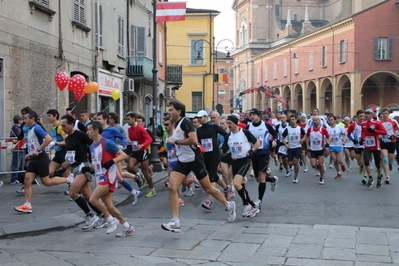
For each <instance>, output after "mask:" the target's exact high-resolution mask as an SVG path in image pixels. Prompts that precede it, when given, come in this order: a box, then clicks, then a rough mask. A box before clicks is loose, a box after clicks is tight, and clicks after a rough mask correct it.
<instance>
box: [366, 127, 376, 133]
mask: <svg viewBox="0 0 399 266" xmlns="http://www.w3.org/2000/svg"><path fill="white" fill-rule="evenodd" d="M367 131H368V132H371V133H375V129H374V128H371V127H369V128H367Z"/></svg>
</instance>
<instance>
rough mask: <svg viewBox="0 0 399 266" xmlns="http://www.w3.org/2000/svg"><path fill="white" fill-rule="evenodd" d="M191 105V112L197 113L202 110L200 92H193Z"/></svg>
mask: <svg viewBox="0 0 399 266" xmlns="http://www.w3.org/2000/svg"><path fill="white" fill-rule="evenodd" d="M191 101H192V102H191V104H192V111H194V112H198V111H199V110H201V109H202V92H200V91H193V92H192V93H191Z"/></svg>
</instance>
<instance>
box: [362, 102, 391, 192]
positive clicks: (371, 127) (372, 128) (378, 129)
mask: <svg viewBox="0 0 399 266" xmlns="http://www.w3.org/2000/svg"><path fill="white" fill-rule="evenodd" d="M364 113H365V114H366V120H365V121H364V122H363V123H362V124H361V127H362V135H361V138H360V144H364V150H363V159H364V165H365V166H366V167H365V170H366V174H367V176H368V180H367V184H366V185H367V187H368V188H370V187H372V186H373V184H374V180H373V176H372V175H371V169H370V157H371V154H373V157H374V162H375V167H376V168H377V188H380V187H381V186H382V180H381V176H382V175H381V144H380V135H387V134H388V132H387V131H386V130H385V128H384V126H383V125H382V124H381V122H380V121H378V120H375V119H373V117H374V112H373V110H372V109H367V110H366V111H364Z"/></svg>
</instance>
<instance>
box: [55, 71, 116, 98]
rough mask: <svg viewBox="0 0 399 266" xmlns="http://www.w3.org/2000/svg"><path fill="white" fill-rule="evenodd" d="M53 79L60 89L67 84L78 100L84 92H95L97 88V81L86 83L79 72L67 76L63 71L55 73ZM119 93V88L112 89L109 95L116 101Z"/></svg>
mask: <svg viewBox="0 0 399 266" xmlns="http://www.w3.org/2000/svg"><path fill="white" fill-rule="evenodd" d="M54 81H55V84H56V85H57V87H58V88H59V89H60V90H61V91H62V90H63V89H65V87H66V86H68V90H69V91H73V94H74V95H75V99H76V100H80V99H81V98H82V97H83V96H85V95H86V94H91V93H96V92H97V91H98V88H99V86H98V83H97V82H95V81H91V82H89V83H87V82H86V79H85V77H84V76H83V75H81V74H75V75H73V76H72V77H71V78H69V76H68V74H67V73H65V72H63V71H61V72H58V73H57V74H56V75H55V77H54ZM120 95H121V93H120V91H119V90H117V89H114V90H112V93H111V97H112V99H113V100H114V101H117V100H118V99H119V98H120Z"/></svg>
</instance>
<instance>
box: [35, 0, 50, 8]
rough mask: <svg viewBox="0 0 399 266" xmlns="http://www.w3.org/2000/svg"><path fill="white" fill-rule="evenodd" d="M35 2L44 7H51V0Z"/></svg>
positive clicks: (37, 0)
mask: <svg viewBox="0 0 399 266" xmlns="http://www.w3.org/2000/svg"><path fill="white" fill-rule="evenodd" d="M33 1H34V2H36V3H39V4H41V5H43V6H47V7H48V6H49V0H33Z"/></svg>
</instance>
